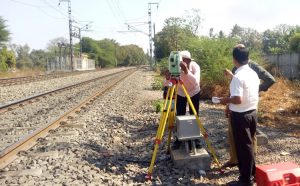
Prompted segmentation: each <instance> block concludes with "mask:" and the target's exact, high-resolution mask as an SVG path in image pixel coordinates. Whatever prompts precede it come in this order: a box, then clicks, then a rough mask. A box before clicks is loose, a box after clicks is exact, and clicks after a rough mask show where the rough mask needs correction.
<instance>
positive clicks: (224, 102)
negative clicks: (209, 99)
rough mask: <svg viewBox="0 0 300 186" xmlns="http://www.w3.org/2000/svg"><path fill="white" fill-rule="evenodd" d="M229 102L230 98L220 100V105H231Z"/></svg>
mask: <svg viewBox="0 0 300 186" xmlns="http://www.w3.org/2000/svg"><path fill="white" fill-rule="evenodd" d="M229 101H230V98H229V97H225V98H224V97H223V98H220V103H221V104H223V105H226V104H227V103H229Z"/></svg>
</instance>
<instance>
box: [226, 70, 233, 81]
mask: <svg viewBox="0 0 300 186" xmlns="http://www.w3.org/2000/svg"><path fill="white" fill-rule="evenodd" d="M224 75H225V76H226V77H227V78H229V79H232V77H233V74H232V72H231V71H230V70H228V69H227V68H226V69H224Z"/></svg>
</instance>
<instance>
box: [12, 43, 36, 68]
mask: <svg viewBox="0 0 300 186" xmlns="http://www.w3.org/2000/svg"><path fill="white" fill-rule="evenodd" d="M15 50H16V54H17V59H16V61H17V62H16V66H17V68H19V69H22V68H33V63H32V60H31V58H30V56H29V54H30V47H29V46H28V45H27V44H26V45H24V46H22V45H15Z"/></svg>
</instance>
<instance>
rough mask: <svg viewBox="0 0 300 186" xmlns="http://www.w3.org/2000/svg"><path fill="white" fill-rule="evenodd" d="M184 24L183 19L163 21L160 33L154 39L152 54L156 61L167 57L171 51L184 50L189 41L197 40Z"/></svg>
mask: <svg viewBox="0 0 300 186" xmlns="http://www.w3.org/2000/svg"><path fill="white" fill-rule="evenodd" d="M185 22H186V20H185V19H183V18H178V17H171V18H168V19H166V20H165V25H164V27H163V29H162V31H160V32H158V33H157V34H156V36H155V38H154V46H155V49H154V54H155V57H156V58H157V59H158V60H161V59H163V58H165V57H167V56H169V54H170V52H171V51H176V50H184V49H186V45H187V43H188V42H189V40H191V39H192V38H193V39H195V38H197V36H196V35H195V34H194V33H193V32H192V31H191V29H190V26H188V25H186V24H185Z"/></svg>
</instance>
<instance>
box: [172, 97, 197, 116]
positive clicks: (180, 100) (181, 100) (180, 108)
mask: <svg viewBox="0 0 300 186" xmlns="http://www.w3.org/2000/svg"><path fill="white" fill-rule="evenodd" d="M191 100H192V103H193V105H194V107H195V109H196V112H197V114H199V101H200V92H198V93H197V94H195V95H194V96H193V97H191ZM186 104H187V98H186V97H182V96H179V95H177V103H176V113H177V114H176V115H177V116H182V115H185V114H186ZM189 112H190V115H194V113H193V110H192V108H191V106H190V105H189Z"/></svg>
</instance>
